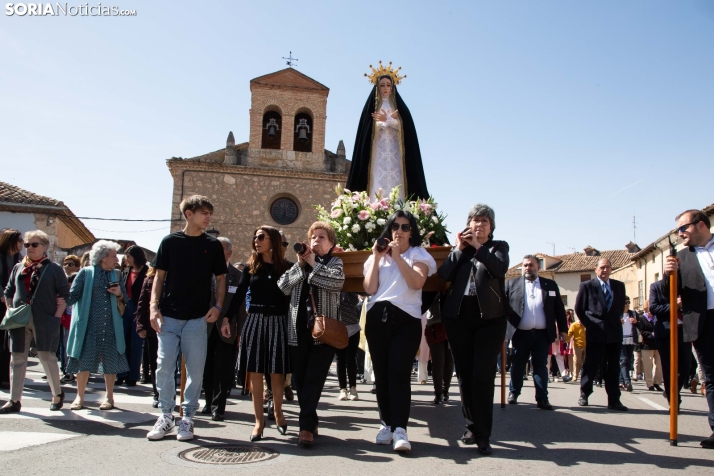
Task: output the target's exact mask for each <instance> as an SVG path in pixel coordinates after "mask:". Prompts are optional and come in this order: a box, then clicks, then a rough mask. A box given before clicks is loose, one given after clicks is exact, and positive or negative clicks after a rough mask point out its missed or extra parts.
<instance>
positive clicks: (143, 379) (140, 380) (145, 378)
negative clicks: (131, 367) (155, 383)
mask: <svg viewBox="0 0 714 476" xmlns="http://www.w3.org/2000/svg"><path fill="white" fill-rule="evenodd" d="M150 382H151V380H149V378H148V377H141V378H140V379H139V383H140V384H142V385H144V384H145V383H150Z"/></svg>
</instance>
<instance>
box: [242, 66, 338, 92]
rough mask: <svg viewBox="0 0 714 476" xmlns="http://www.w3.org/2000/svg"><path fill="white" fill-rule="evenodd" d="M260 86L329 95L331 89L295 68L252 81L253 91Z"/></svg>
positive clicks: (265, 75)
mask: <svg viewBox="0 0 714 476" xmlns="http://www.w3.org/2000/svg"><path fill="white" fill-rule="evenodd" d="M255 85H258V86H262V87H273V88H287V89H302V90H307V91H320V92H323V93H325V94H327V93H328V92H329V91H330V88H328V87H327V86H325V85H324V84H322V83H319V82H317V81H315V80H314V79H312V78H311V77H310V76H307V75H306V74H303V73H301V72H300V71H298V70H296V69H294V68H285V69H281V70H280V71H276V72H274V73H269V74H264V75H263V76H258V77H257V78H253V79H251V80H250V87H251V89H252V88H253V86H255Z"/></svg>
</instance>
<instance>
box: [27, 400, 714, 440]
mask: <svg viewBox="0 0 714 476" xmlns="http://www.w3.org/2000/svg"><path fill="white" fill-rule="evenodd" d="M18 403H19V402H18ZM699 444H700V445H701V447H702V448H706V449H708V450H714V433H712V434H711V436H710V437H709V438H707V439H706V440H702V441H701V443H699Z"/></svg>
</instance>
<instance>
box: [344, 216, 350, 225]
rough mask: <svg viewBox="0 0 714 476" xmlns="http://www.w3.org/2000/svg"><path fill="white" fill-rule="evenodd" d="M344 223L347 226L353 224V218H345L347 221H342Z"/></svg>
mask: <svg viewBox="0 0 714 476" xmlns="http://www.w3.org/2000/svg"><path fill="white" fill-rule="evenodd" d="M342 223H344V224H345V225H349V224H350V223H352V218H350V217H345V219H344V220H342Z"/></svg>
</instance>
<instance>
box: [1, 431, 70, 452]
mask: <svg viewBox="0 0 714 476" xmlns="http://www.w3.org/2000/svg"><path fill="white" fill-rule="evenodd" d="M75 436H79V435H77V434H68V433H39V432H32V431H0V451H14V450H19V449H21V448H27V447H28V446H39V445H44V444H47V443H52V442H53V441H60V440H66V439H68V438H74V437H75Z"/></svg>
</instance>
